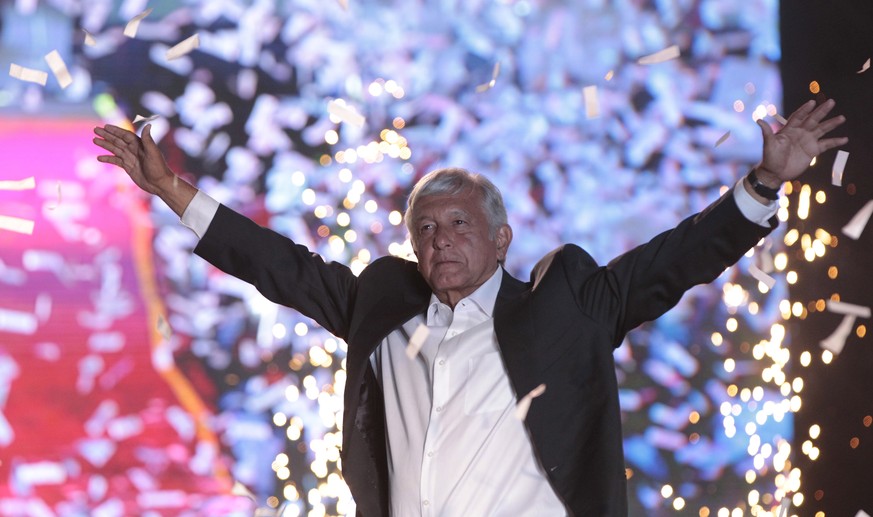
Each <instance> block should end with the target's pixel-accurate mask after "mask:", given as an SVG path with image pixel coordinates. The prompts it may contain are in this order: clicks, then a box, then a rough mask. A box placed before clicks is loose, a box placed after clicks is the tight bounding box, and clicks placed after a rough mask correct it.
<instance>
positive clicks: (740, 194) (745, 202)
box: [734, 179, 779, 228]
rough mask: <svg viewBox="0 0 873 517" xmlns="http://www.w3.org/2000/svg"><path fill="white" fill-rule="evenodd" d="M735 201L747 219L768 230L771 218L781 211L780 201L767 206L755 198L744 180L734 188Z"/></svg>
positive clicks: (771, 202)
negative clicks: (747, 188)
mask: <svg viewBox="0 0 873 517" xmlns="http://www.w3.org/2000/svg"><path fill="white" fill-rule="evenodd" d="M734 200H736V202H737V207H739V209H740V212H742V214H743V215H744V216H745V217H746V219H748V220H749V221H752V222H753V223H756V224H759V225H761V226H764V227H767V228H769V227H770V223H769V220H770V218H771V217H773V216H774V215H776V212H777V211H778V210H779V201H778V200H775V201H770V202H769V203H767V204H766V205H765V204H762V203H761V202H760V201H758V200H757V199H755V198H753V197H752V195H751V194H749V192H748V191H747V190H746V187H745V186H744V185H743V180H742V179H741V180H740V181H738V182H737V184H736V185H735V186H734Z"/></svg>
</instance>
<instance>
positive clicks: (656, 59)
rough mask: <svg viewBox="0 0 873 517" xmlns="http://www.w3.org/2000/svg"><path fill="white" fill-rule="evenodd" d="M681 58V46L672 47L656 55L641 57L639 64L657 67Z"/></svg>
mask: <svg viewBox="0 0 873 517" xmlns="http://www.w3.org/2000/svg"><path fill="white" fill-rule="evenodd" d="M679 56H680V52H679V46H678V45H672V46H670V47H667V48H665V49H664V50H659V51H657V52H655V53H654V54H649V55H647V56H643V57H641V58H640V59H639V60H638V61H637V63H639V64H641V65H655V64H658V63H663V62H664V61H670V60H671V59H676V58H678V57H679Z"/></svg>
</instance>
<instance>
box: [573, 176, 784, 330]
mask: <svg viewBox="0 0 873 517" xmlns="http://www.w3.org/2000/svg"><path fill="white" fill-rule="evenodd" d="M775 226H776V221H775V218H773V219H771V220H770V226H769V227H764V226H761V225H759V224H757V223H754V222H752V221H749V220H748V219H747V218H746V217H744V216H743V214H742V213H741V212H740V209H739V208H738V207H737V204H736V201H735V200H734V198H733V193H732V192H731V191H729V192H728V193H726V194H725V195H724V196H722V197H721V198H719V199H718V200H717V201H715V202H714V203H713V204H711V205H710V206H709V207H707V208H706V209H705V210H704V211H702V212H700V213H698V214H696V215H694V216H691V217H689V218H687V219H685V220H683V221H682V222H680V223H679V224H678V225H677V226H676V227H675V228H673V229H672V230H668V231H666V232H663V233H661V234H659V235H657V236H656V237H655V238H653V239H652V240H650V241H649V242H647V243H645V244H642V245H640V246H637V247H636V248H634V249H632V250H630V251H628V252H627V253H624V254H622V255H620V256H618V257H616V258H615V259H613V260H612V261H611V262H610V263H609V264H608V265H607V266H606V267H605V268H603V270H601V271H600V274H596V275H591V276H590V277H589V278H588V279H587V280H586V282H585V283H584V284H583V286H582V288H581V289H580V291H579V302H580V304H581V307H582V310H583V311H584V312H586V313H588V314H590V315H592V316H593V317H595V318H596V319H598V320H600V321H603V322H604V323H606V324H607V325H608V326H610V327H611V328H613V329H614V333H613V346H618V345H620V344H621V341H622V340H623V339H624V335H625V334H626V333H627V332H628V331H630V330H631V329H633V328H635V327H637V326H638V325H640V324H641V323H643V322H646V321H651V320H654V319H656V318H658V317H659V316H661V315H662V314H664V313H665V312H667V311H668V310H669V309H671V308H672V307H673V306H675V305H676V304H677V303H678V302H679V300H680V299H681V298H682V295H683V294H684V293H685V291H687V290H688V289H690V288H691V287H693V286H695V285H698V284H705V283H709V282H712V281H713V280H715V279H716V278H717V277H718V276H719V275H720V274H721V273H722V272H724V270H725V269H727V268H728V267H730V266H731V265H733V264H735V263H736V262H737V261H738V260H739V259H740V258H741V257H742V256H743V254H745V253H746V252H747V251H748V250H749V249H751V248H752V247H754V246H755V245H756V244H757V242H758V241H760V240H761V239H762V238H763V237H765V236H766V235H767V234H768V233H770V231H772V230H773V228H775ZM607 300H608V301H607ZM604 301H607V302H606V303H604Z"/></svg>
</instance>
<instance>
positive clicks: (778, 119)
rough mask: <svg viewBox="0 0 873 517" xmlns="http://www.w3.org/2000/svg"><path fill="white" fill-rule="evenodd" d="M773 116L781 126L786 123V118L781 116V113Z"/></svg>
mask: <svg viewBox="0 0 873 517" xmlns="http://www.w3.org/2000/svg"><path fill="white" fill-rule="evenodd" d="M773 118H775V119H776V122H779V123H780V124H782V125H783V126H784V125H785V124H787V123H788V120H786V119H785V117H783V116H782V115H780V114H778V113H777V114H775V115H773Z"/></svg>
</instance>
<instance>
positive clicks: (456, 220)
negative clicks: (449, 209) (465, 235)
mask: <svg viewBox="0 0 873 517" xmlns="http://www.w3.org/2000/svg"><path fill="white" fill-rule="evenodd" d="M466 223H467V221H465V220H463V219H455V224H466Z"/></svg>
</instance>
